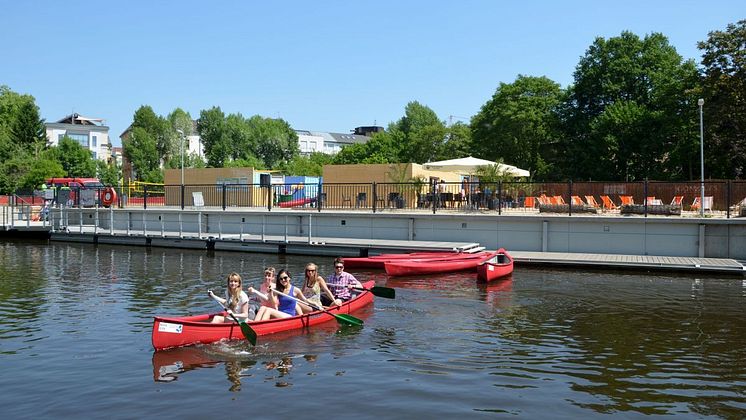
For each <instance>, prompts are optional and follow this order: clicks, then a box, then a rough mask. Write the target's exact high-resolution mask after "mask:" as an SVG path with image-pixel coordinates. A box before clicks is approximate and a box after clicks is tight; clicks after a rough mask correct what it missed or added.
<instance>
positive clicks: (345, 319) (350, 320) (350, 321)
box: [254, 289, 363, 327]
mask: <svg viewBox="0 0 746 420" xmlns="http://www.w3.org/2000/svg"><path fill="white" fill-rule="evenodd" d="M270 290H271V291H272V292H275V293H277V294H278V295H282V296H285V297H286V298H290V299H293V300H294V301H296V302H298V303H302V304H304V305H308V306H310V307H311V308H313V309H316V310H317V311H322V312H324V313H327V314H329V315H331V316H333V317H334V319H336V320H337V322H339V323H341V324H346V325H353V326H356V327H359V326H361V325H363V320H362V319H360V318H355V317H354V316H352V315H348V314H335V313H333V312H329V311H328V310H326V309H324V308H320V307H318V306H316V305H314V304H313V303H311V302H303V301H301V300H300V299H297V298H295V297H293V296H290V295H286V294H285V293H282V292H280V291H279V290H276V289H270ZM254 293H255V294H256V295H257V296H260V297H261V296H262V295H264V294H263V293H261V292H258V291H256V290H255V291H254Z"/></svg>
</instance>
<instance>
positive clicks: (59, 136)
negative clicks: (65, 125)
mask: <svg viewBox="0 0 746 420" xmlns="http://www.w3.org/2000/svg"><path fill="white" fill-rule="evenodd" d="M63 138H65V135H64V134H57V144H59V143H60V142H61V141H62V139H63Z"/></svg>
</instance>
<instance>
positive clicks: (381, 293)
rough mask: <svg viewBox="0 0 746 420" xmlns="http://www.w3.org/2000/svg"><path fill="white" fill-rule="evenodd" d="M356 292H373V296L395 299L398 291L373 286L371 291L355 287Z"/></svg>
mask: <svg viewBox="0 0 746 420" xmlns="http://www.w3.org/2000/svg"><path fill="white" fill-rule="evenodd" d="M353 289H355V290H365V291H366V292H371V293H373V295H375V296H378V297H382V298H386V299H395V298H396V289H392V288H391V287H381V286H373V287H371V288H370V289H366V288H365V287H353Z"/></svg>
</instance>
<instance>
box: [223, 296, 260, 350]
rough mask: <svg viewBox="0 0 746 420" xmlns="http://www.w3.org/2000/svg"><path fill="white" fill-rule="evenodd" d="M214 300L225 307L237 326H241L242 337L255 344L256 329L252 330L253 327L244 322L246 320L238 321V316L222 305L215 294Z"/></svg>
mask: <svg viewBox="0 0 746 420" xmlns="http://www.w3.org/2000/svg"><path fill="white" fill-rule="evenodd" d="M214 299H215V302H217V303H218V304H220V306H222V307H223V309H225V312H226V313H227V314H228V315H229V316H230V317H231V318H233V320H234V321H236V323H237V324H238V326H239V327H240V328H241V333H242V334H243V336H244V338H245V339H247V340H249V343H251V345H252V346H256V331H254V329H253V328H251V327H250V326H249V324H247V323H246V321H239V320H238V318H236V317H235V316H233V313H232V312H231V311H230V310H229V309H228V308H227V307H226V306H225V305H223V302H221V301H219V300H218V297H217V296H215V298H214Z"/></svg>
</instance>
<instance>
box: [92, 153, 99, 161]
mask: <svg viewBox="0 0 746 420" xmlns="http://www.w3.org/2000/svg"><path fill="white" fill-rule="evenodd" d="M91 153H93V160H96V159H98V153H96V152H91Z"/></svg>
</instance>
